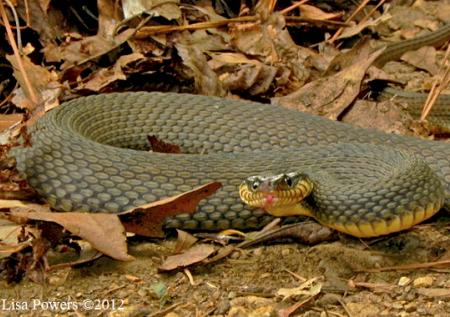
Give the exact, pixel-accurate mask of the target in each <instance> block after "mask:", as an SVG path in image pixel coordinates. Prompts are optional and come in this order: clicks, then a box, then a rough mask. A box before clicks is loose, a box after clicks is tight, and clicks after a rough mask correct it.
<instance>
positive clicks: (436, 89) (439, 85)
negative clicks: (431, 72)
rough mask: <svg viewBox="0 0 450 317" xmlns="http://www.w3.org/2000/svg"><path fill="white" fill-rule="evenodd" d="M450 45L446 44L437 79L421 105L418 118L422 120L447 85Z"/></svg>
mask: <svg viewBox="0 0 450 317" xmlns="http://www.w3.org/2000/svg"><path fill="white" fill-rule="evenodd" d="M449 56H450V45H449V44H447V50H446V52H445V56H444V62H443V63H442V66H441V68H440V70H439V75H438V76H437V79H436V80H435V82H434V83H433V87H432V88H431V90H430V93H429V94H428V97H427V100H426V102H425V104H424V106H423V110H422V114H421V115H420V120H421V121H423V120H425V119H426V117H427V116H428V114H429V113H430V111H431V109H432V108H433V105H434V104H435V103H436V100H437V98H438V97H439V95H440V94H441V92H442V90H443V89H444V88H445V87H447V85H448V84H449V82H450V62H449Z"/></svg>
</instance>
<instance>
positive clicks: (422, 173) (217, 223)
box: [14, 93, 450, 236]
mask: <svg viewBox="0 0 450 317" xmlns="http://www.w3.org/2000/svg"><path fill="white" fill-rule="evenodd" d="M148 135H157V136H158V137H159V138H161V139H163V140H166V141H169V142H173V143H177V144H179V145H181V148H182V149H183V151H184V153H201V154H163V153H148V152H143V151H136V150H132V149H145V148H147V136H148ZM31 141H32V144H33V146H32V147H30V148H22V149H20V148H19V149H16V150H15V152H14V154H15V156H16V158H17V164H18V165H17V166H18V168H19V170H20V171H22V172H23V173H24V175H26V178H27V179H28V181H29V183H30V184H31V185H32V186H33V187H34V188H36V189H37V190H38V191H39V192H40V193H41V194H42V195H44V196H45V197H46V198H47V199H48V201H49V202H50V204H51V205H53V206H54V207H55V208H56V209H59V210H63V211H72V210H84V211H91V212H101V211H107V212H118V211H122V210H126V209H128V208H131V207H133V206H138V205H141V204H143V203H146V202H150V201H154V200H156V199H159V198H163V197H167V196H170V195H173V194H176V193H179V192H183V191H187V190H191V189H192V188H193V187H195V186H198V185H201V184H203V183H206V182H209V181H220V182H222V184H223V187H222V189H221V190H220V191H219V192H218V193H216V194H215V195H213V196H212V197H211V198H209V199H206V200H205V201H203V202H202V203H201V204H200V206H199V207H198V211H197V212H196V213H194V214H193V215H179V216H177V217H174V218H171V219H169V220H168V221H167V226H168V227H182V228H186V229H205V230H216V229H223V228H229V227H233V228H238V229H250V228H258V227H261V226H262V225H264V224H266V223H267V222H268V221H270V219H271V216H270V215H268V214H266V213H265V212H264V211H262V210H251V209H249V208H248V207H247V206H245V205H244V204H243V203H242V202H241V201H240V199H239V196H238V187H239V184H240V183H241V182H242V180H243V179H245V178H246V177H248V176H250V175H254V174H264V173H274V174H277V173H285V172H290V171H297V170H300V171H304V172H305V173H309V174H310V175H311V176H312V178H313V179H314V178H316V179H317V180H318V183H319V187H320V185H322V188H323V190H322V192H323V194H322V196H321V197H322V199H321V204H322V207H321V214H323V215H324V216H323V218H322V222H324V223H328V224H335V226H334V227H337V228H338V229H339V228H340V227H339V226H342V227H343V228H345V227H346V226H353V225H354V224H357V225H358V226H359V227H365V228H366V227H368V226H369V227H372V228H373V229H372V231H371V232H370V233H367V232H366V233H365V234H363V235H362V236H373V235H379V234H383V233H386V232H384V231H381V232H378V231H377V230H378V229H377V226H376V225H375V224H373V223H376V222H379V221H380V220H382V221H383V222H391V221H398V217H397V216H401V217H400V218H401V219H404V221H408V223H409V222H410V225H412V224H413V223H415V222H417V221H415V220H414V219H415V218H420V219H419V220H423V219H426V218H427V217H429V216H431V214H432V213H434V212H435V211H436V209H439V207H440V206H441V205H442V203H443V200H444V198H446V199H447V203H448V198H449V197H450V145H449V144H448V143H440V142H432V141H423V140H419V139H416V138H412V137H404V136H398V135H391V134H384V133H381V132H376V131H370V130H364V129H359V128H355V127H352V126H349V125H346V124H343V123H338V122H332V121H329V120H327V119H324V118H320V117H316V116H312V115H308V114H304V113H300V112H295V111H291V110H287V109H282V108H279V107H274V106H271V105H264V104H259V103H253V102H244V101H234V100H227V99H222V98H215V97H206V96H195V95H184V94H172V93H123V94H117V93H115V94H107V95H97V96H90V97H84V98H79V99H76V100H73V101H70V102H67V103H66V104H64V105H62V106H61V107H59V108H57V109H55V110H54V111H51V112H50V113H47V114H46V115H45V116H44V117H43V118H41V119H40V120H39V121H38V123H37V124H36V125H35V127H34V129H33V131H32V140H31ZM370 143H372V145H371V144H370ZM374 144H383V145H384V146H380V145H374ZM118 147H122V148H118ZM125 147H127V148H132V149H127V148H125ZM409 153H413V154H416V156H417V157H418V158H416V156H414V155H413V156H411V155H410V154H409ZM423 160H424V161H425V162H426V163H425V162H423ZM436 174H437V176H436ZM324 175H325V177H326V175H330V176H331V179H326V178H325V179H324V178H323V177H324ZM394 176H395V177H394ZM444 191H445V193H444ZM432 207H433V208H432ZM431 209H433V211H432V212H431V211H430V210H431ZM419 216H420V217H419ZM416 220H417V219H416ZM372 224H373V225H372ZM341 229H342V228H341ZM380 230H381V229H380Z"/></svg>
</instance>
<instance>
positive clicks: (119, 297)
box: [0, 213, 450, 316]
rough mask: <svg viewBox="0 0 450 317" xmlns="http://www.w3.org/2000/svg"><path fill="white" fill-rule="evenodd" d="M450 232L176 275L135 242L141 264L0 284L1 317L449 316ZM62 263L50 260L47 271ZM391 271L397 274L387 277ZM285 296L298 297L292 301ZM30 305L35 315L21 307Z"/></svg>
mask: <svg viewBox="0 0 450 317" xmlns="http://www.w3.org/2000/svg"><path fill="white" fill-rule="evenodd" d="M449 224H450V217H448V215H447V214H445V213H441V214H438V215H437V216H436V217H434V218H433V219H431V220H430V221H429V222H428V223H426V224H422V225H419V226H416V227H415V228H414V229H413V230H411V231H409V232H404V233H400V234H397V235H392V236H389V237H386V238H380V239H373V240H364V241H362V240H358V239H354V238H349V237H347V236H343V235H342V236H340V237H339V239H338V240H337V241H334V242H327V243H321V244H318V245H316V246H305V245H302V244H298V243H295V242H290V243H280V244H273V245H269V246H267V245H264V246H256V247H252V248H250V249H246V250H242V251H235V252H234V253H232V254H231V256H230V257H229V258H227V259H224V260H222V261H220V262H217V263H214V264H208V265H201V264H199V265H196V266H194V267H191V268H189V270H187V269H186V270H179V271H175V272H171V273H158V269H157V268H158V266H159V265H160V264H161V262H162V260H163V259H164V258H165V257H166V256H168V255H171V254H173V250H174V246H175V240H173V239H172V240H166V241H154V242H143V241H139V242H134V243H133V242H131V243H130V244H129V252H130V254H131V255H132V256H134V257H135V260H134V261H131V262H118V261H114V260H111V259H109V258H106V257H104V258H101V259H99V260H97V261H95V262H93V263H91V264H90V265H88V266H84V267H79V268H72V269H69V268H66V269H61V270H57V271H55V272H51V273H49V274H48V276H47V281H48V282H47V283H45V285H38V284H36V283H33V282H30V281H23V282H21V283H20V284H17V285H6V284H2V286H1V287H2V290H1V293H2V298H4V299H6V301H3V303H0V304H2V305H3V307H2V308H3V314H6V315H22V316H46V315H47V316H50V315H54V314H55V313H57V312H59V313H60V314H61V315H77V316H83V315H88V316H97V315H106V316H147V315H149V316H277V315H279V316H283V315H282V312H283V310H282V309H286V308H289V307H291V306H293V305H295V304H298V303H303V304H302V305H301V307H299V308H298V309H297V310H296V312H295V313H294V314H291V316H448V312H449V311H450V301H449V298H450V279H449V272H450V270H449V268H448V261H447V263H443V264H442V265H441V266H439V265H437V263H432V262H433V261H434V260H435V259H436V258H440V259H442V258H445V253H447V254H448V252H449V251H448V250H449V248H450V238H449V230H450V225H449ZM60 258H61V256H56V255H55V256H53V257H52V256H50V261H55V260H56V259H59V261H60V260H61V259H60ZM52 259H53V260H52ZM63 259H64V260H66V261H67V259H68V256H67V255H65V256H63ZM415 263H422V264H426V263H428V267H425V268H423V269H420V266H417V265H412V264H415ZM408 264H411V267H410V268H409V269H408V268H406V269H403V270H402V269H401V266H407V265H408ZM425 266H427V265H425ZM386 267H394V268H393V269H391V270H387V271H382V270H381V269H382V268H386ZM296 288H297V289H296ZM283 289H291V290H292V292H291V293H288V294H290V295H291V296H289V295H286V293H283V292H282V290H283ZM15 301H16V302H15ZM50 301H52V302H55V303H57V304H58V303H59V304H61V303H76V304H77V305H78V309H76V313H75V312H73V311H72V310H69V311H65V310H64V309H60V310H59V311H58V310H55V311H52V310H51V309H47V310H44V309H42V307H47V308H48V306H43V305H49V304H48V303H47V302H50ZM24 302H26V303H28V305H29V307H28V308H29V310H25V309H22V308H23V306H19V307H18V305H19V304H20V305H24V304H23V303H24ZM33 305H35V307H33ZM83 305H94V306H93V308H92V307H91V306H86V307H84V306H83ZM102 305H103V306H102ZM60 307H62V306H60ZM88 307H91V309H89V308H88ZM33 308H35V310H32V309H33ZM85 308H86V309H85Z"/></svg>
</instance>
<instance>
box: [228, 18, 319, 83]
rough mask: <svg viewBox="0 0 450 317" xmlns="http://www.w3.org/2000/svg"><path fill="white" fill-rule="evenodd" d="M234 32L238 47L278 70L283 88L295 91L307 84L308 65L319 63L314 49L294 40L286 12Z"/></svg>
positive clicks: (278, 77) (278, 80)
mask: <svg viewBox="0 0 450 317" xmlns="http://www.w3.org/2000/svg"><path fill="white" fill-rule="evenodd" d="M236 28H237V29H238V27H236ZM232 35H233V39H232V43H233V44H234V45H235V46H236V48H237V50H239V51H240V52H242V53H244V54H246V55H247V56H254V57H257V58H258V60H259V61H260V62H261V63H262V64H264V65H266V66H270V67H271V68H273V69H275V70H276V72H277V76H276V80H277V82H276V83H274V84H275V86H276V87H277V88H278V89H279V90H290V91H292V90H294V89H297V88H298V87H301V86H303V85H304V84H305V82H306V81H307V80H308V79H309V77H310V70H309V68H308V65H310V64H315V63H314V60H316V58H318V57H317V56H318V55H317V54H315V53H313V52H312V51H311V50H309V49H307V48H304V47H301V46H298V45H296V44H295V43H294V41H293V40H292V38H291V36H290V34H289V32H288V31H287V29H286V22H285V19H284V17H283V15H281V14H279V13H277V12H275V13H273V14H271V15H270V16H269V17H268V20H267V21H265V22H264V23H255V24H253V25H251V26H248V27H247V28H246V29H245V31H242V30H239V29H238V30H237V31H235V32H234V33H233V34H232ZM266 73H267V72H266Z"/></svg>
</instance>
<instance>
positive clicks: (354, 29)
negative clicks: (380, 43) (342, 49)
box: [337, 14, 391, 39]
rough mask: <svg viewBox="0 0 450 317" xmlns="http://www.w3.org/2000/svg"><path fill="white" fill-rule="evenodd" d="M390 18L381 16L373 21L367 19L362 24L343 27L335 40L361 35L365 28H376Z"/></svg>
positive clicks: (386, 15)
mask: <svg viewBox="0 0 450 317" xmlns="http://www.w3.org/2000/svg"><path fill="white" fill-rule="evenodd" d="M390 18H391V16H390V15H389V14H383V15H381V16H380V17H378V18H377V19H375V20H372V19H368V20H364V21H363V22H360V23H358V24H356V25H353V26H349V27H345V28H344V30H343V32H342V33H341V34H340V35H339V36H338V37H337V38H338V39H345V38H349V37H352V36H355V35H357V34H359V33H361V31H362V30H364V29H365V28H367V27H370V26H376V25H378V24H380V23H382V22H384V21H387V20H389V19H390Z"/></svg>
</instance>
